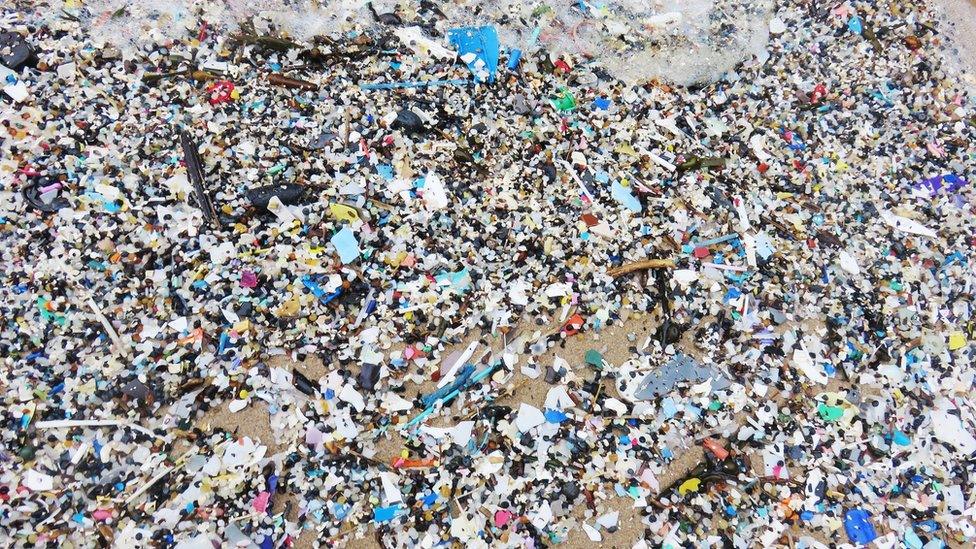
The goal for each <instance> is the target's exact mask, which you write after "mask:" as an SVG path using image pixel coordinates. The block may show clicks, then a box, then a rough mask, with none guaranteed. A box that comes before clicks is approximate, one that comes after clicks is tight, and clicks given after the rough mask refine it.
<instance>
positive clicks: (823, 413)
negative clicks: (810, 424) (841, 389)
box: [817, 403, 844, 421]
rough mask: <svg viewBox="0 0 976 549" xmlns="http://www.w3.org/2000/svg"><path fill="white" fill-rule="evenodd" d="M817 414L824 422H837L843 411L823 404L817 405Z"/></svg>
mask: <svg viewBox="0 0 976 549" xmlns="http://www.w3.org/2000/svg"><path fill="white" fill-rule="evenodd" d="M817 412H818V413H820V417H821V418H822V419H823V420H824V421H837V420H839V419H840V418H841V416H843V415H844V409H843V408H841V407H840V406H827V405H826V404H824V403H820V404H818V405H817Z"/></svg>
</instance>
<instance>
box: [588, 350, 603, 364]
mask: <svg viewBox="0 0 976 549" xmlns="http://www.w3.org/2000/svg"><path fill="white" fill-rule="evenodd" d="M584 360H586V363H587V364H589V365H590V366H593V367H595V368H602V367H603V355H601V354H600V352H599V351H597V350H596V349H590V350H589V351H586V356H585V357H584Z"/></svg>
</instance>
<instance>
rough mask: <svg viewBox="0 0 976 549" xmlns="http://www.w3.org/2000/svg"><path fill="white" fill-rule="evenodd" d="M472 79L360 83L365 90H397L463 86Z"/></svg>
mask: <svg viewBox="0 0 976 549" xmlns="http://www.w3.org/2000/svg"><path fill="white" fill-rule="evenodd" d="M470 83H471V81H470V80H464V79H461V78H455V79H452V80H405V81H403V82H377V83H375V84H360V85H359V88H360V89H363V90H397V89H401V88H433V87H436V86H463V85H465V84H470Z"/></svg>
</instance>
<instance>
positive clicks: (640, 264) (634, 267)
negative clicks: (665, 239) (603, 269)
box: [607, 259, 675, 278]
mask: <svg viewBox="0 0 976 549" xmlns="http://www.w3.org/2000/svg"><path fill="white" fill-rule="evenodd" d="M674 267H675V264H674V260H672V259H646V260H644V261H635V262H633V263H628V264H626V265H621V266H620V267H615V268H613V269H610V270H608V271H607V274H608V275H610V276H612V277H614V278H619V277H621V276H624V275H625V274H630V273H632V272H635V271H646V270H648V269H673V268H674Z"/></svg>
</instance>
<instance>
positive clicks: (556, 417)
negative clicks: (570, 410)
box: [545, 410, 568, 423]
mask: <svg viewBox="0 0 976 549" xmlns="http://www.w3.org/2000/svg"><path fill="white" fill-rule="evenodd" d="M545 416H546V421H547V422H549V423H562V422H564V421H566V418H567V417H568V416H567V415H566V414H564V413H563V412H562V411H560V410H546V411H545Z"/></svg>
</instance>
